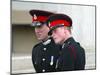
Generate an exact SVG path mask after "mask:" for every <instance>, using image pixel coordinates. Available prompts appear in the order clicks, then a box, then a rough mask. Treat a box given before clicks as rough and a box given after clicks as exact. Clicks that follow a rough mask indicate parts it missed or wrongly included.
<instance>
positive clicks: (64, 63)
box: [58, 48, 74, 71]
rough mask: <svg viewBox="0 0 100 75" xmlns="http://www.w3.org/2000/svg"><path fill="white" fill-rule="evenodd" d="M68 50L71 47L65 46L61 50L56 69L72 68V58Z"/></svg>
mask: <svg viewBox="0 0 100 75" xmlns="http://www.w3.org/2000/svg"><path fill="white" fill-rule="evenodd" d="M68 49H69V50H68ZM70 50H71V48H66V49H64V51H62V53H61V56H60V59H59V64H58V71H71V70H74V59H73V57H72V55H71V54H70V52H69V51H70Z"/></svg>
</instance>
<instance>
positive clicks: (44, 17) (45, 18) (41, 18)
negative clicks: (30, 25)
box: [32, 16, 47, 22]
mask: <svg viewBox="0 0 100 75" xmlns="http://www.w3.org/2000/svg"><path fill="white" fill-rule="evenodd" d="M46 20H47V17H46V16H37V17H36V18H34V17H32V22H34V21H40V22H44V21H46Z"/></svg>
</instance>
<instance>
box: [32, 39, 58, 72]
mask: <svg viewBox="0 0 100 75" xmlns="http://www.w3.org/2000/svg"><path fill="white" fill-rule="evenodd" d="M58 56H59V46H58V45H56V44H55V43H54V41H53V39H52V38H49V39H48V40H47V41H45V42H41V43H39V44H37V45H35V46H34V47H33V50H32V62H33V65H34V68H35V70H36V72H37V73H39V72H54V71H56V69H55V67H56V61H57V59H58Z"/></svg>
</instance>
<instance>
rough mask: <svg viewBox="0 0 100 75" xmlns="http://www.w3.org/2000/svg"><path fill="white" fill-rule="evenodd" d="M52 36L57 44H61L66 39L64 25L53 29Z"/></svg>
mask: <svg viewBox="0 0 100 75" xmlns="http://www.w3.org/2000/svg"><path fill="white" fill-rule="evenodd" d="M52 37H53V39H54V41H55V43H56V44H61V43H62V42H63V41H64V38H65V33H64V27H58V28H56V29H54V30H53V31H52Z"/></svg>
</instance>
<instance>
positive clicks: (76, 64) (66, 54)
mask: <svg viewBox="0 0 100 75" xmlns="http://www.w3.org/2000/svg"><path fill="white" fill-rule="evenodd" d="M84 68H85V51H84V49H83V48H82V47H81V46H80V44H79V43H77V42H75V40H74V39H73V38H72V37H71V38H69V39H67V40H66V41H65V42H64V44H63V45H62V49H61V52H60V56H59V59H58V61H57V71H69V70H70V71H71V70H83V69H84Z"/></svg>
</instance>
